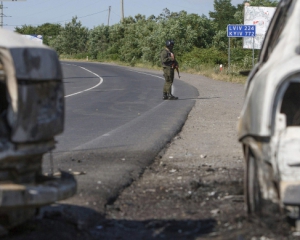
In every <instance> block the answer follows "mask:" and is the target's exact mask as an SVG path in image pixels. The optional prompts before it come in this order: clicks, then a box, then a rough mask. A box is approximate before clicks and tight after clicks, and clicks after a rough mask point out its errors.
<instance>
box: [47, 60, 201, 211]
mask: <svg viewBox="0 0 300 240" xmlns="http://www.w3.org/2000/svg"><path fill="white" fill-rule="evenodd" d="M62 67H63V72H64V83H65V100H66V118H65V131H64V133H63V134H62V135H61V136H59V137H58V138H57V140H58V144H57V148H56V149H55V151H54V152H53V156H54V166H55V168H56V169H57V168H59V169H63V170H67V171H68V170H70V171H72V172H82V171H84V172H86V174H84V175H79V176H78V177H77V180H78V194H77V195H76V196H75V197H74V198H72V199H70V200H67V202H68V203H71V204H75V205H84V206H89V207H93V208H94V209H96V210H97V209H98V210H101V209H103V206H104V205H105V204H106V203H107V202H110V201H112V200H114V198H115V197H116V196H117V194H118V193H119V191H120V190H122V189H123V188H124V187H125V186H127V185H128V184H129V183H130V182H131V181H132V180H134V179H136V178H137V177H138V176H139V174H140V173H141V172H142V171H143V169H144V168H145V167H146V166H147V165H149V164H150V163H151V162H152V160H153V159H154V158H155V157H156V156H157V154H158V153H159V152H160V150H161V149H162V148H164V146H165V145H166V144H167V143H168V142H169V141H170V140H171V139H172V137H174V136H175V134H176V133H177V132H179V131H180V129H181V127H182V126H183V124H184V122H185V120H186V117H187V115H188V113H189V112H190V110H191V109H192V107H193V105H194V103H195V100H194V99H195V98H197V96H198V91H197V90H196V89H195V88H194V87H192V86H190V85H188V84H186V83H183V82H181V81H180V80H175V84H174V95H176V96H179V97H180V99H179V100H177V101H163V100H162V87H163V83H164V81H163V77H162V74H159V75H157V74H150V73H147V72H141V71H137V70H135V69H134V68H129V67H121V66H115V65H108V64H100V63H86V62H62ZM49 162H50V161H49V155H46V156H45V158H44V171H45V172H49Z"/></svg>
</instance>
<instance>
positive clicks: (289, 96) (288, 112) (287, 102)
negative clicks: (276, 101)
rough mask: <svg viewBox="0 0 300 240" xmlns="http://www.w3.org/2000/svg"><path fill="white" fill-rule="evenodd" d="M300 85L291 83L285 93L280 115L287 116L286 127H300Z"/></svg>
mask: <svg viewBox="0 0 300 240" xmlns="http://www.w3.org/2000/svg"><path fill="white" fill-rule="evenodd" d="M299 92H300V83H296V82H293V83H290V84H289V86H288V88H287V90H286V91H285V93H284V96H283V99H282V104H281V109H280V113H282V114H285V116H286V127H289V126H300V95H299Z"/></svg>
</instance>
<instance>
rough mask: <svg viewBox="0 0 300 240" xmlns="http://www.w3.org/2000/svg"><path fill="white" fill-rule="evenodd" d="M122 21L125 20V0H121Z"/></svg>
mask: <svg viewBox="0 0 300 240" xmlns="http://www.w3.org/2000/svg"><path fill="white" fill-rule="evenodd" d="M121 16H122V18H121V22H123V20H124V0H121Z"/></svg>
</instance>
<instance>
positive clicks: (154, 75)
mask: <svg viewBox="0 0 300 240" xmlns="http://www.w3.org/2000/svg"><path fill="white" fill-rule="evenodd" d="M128 71H130V72H136V73H140V74H144V75H148V76H151V77H156V78H160V79H163V80H165V78H163V77H159V76H156V75H153V74H149V73H144V72H138V71H134V70H128ZM172 89H174V91H175V90H176V88H175V87H174V85H172ZM172 92H173V90H172Z"/></svg>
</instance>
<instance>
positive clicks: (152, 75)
mask: <svg viewBox="0 0 300 240" xmlns="http://www.w3.org/2000/svg"><path fill="white" fill-rule="evenodd" d="M127 71H130V72H136V73H140V74H144V75H149V76H152V77H156V78H160V79H163V80H164V79H165V78H163V77H159V76H156V75H153V74H149V73H144V72H138V71H134V70H128V69H127Z"/></svg>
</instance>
